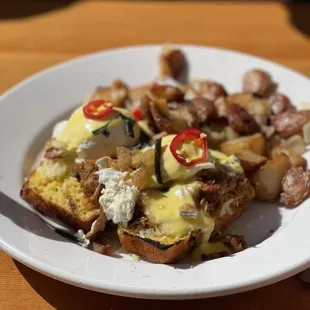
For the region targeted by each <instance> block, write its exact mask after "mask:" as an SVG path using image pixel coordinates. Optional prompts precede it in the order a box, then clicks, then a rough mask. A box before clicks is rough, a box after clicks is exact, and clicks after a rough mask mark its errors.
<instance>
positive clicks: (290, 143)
mask: <svg viewBox="0 0 310 310" xmlns="http://www.w3.org/2000/svg"><path fill="white" fill-rule="evenodd" d="M281 147H282V148H284V149H289V150H292V151H294V152H295V153H296V154H299V155H301V154H303V153H305V152H306V143H305V141H304V139H303V138H302V137H301V136H299V135H295V136H292V137H290V138H288V139H287V140H285V141H283V142H282V143H281Z"/></svg>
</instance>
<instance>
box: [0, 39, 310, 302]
mask: <svg viewBox="0 0 310 310" xmlns="http://www.w3.org/2000/svg"><path fill="white" fill-rule="evenodd" d="M175 47H176V48H177V49H179V50H181V51H182V53H183V54H184V55H185V58H186V60H187V62H188V69H189V70H188V76H185V77H187V78H188V79H189V80H188V81H185V78H184V76H183V77H182V76H180V77H177V80H178V81H176V79H168V78H165V80H164V82H163V80H162V79H159V78H156V77H158V66H157V65H156V63H157V61H158V56H159V55H160V53H161V51H162V46H159V45H151V46H138V47H126V48H120V49H115V50H108V51H102V52H99V53H96V54H93V55H86V56H83V57H80V58H78V59H74V60H71V61H69V62H65V63H63V64H60V65H57V66H54V67H52V68H49V69H48V70H46V71H44V72H40V73H39V74H36V75H35V76H33V77H30V78H29V79H27V80H25V81H22V82H21V83H20V84H19V85H16V86H15V87H14V88H12V89H11V90H9V91H8V92H7V93H5V94H3V96H1V99H0V143H1V145H2V146H4V147H1V148H0V158H1V161H0V191H1V194H0V248H1V250H3V251H4V252H6V253H7V254H8V255H10V256H11V257H13V258H14V259H16V260H17V261H19V262H21V263H23V264H25V265H27V266H29V267H31V268H33V269H35V270H37V271H39V272H41V273H43V274H45V275H49V276H51V277H52V278H54V279H58V280H59V281H64V282H66V283H70V284H71V285H75V286H79V287H83V288H86V289H90V290H95V291H99V292H104V293H106V294H115V295H121V296H128V297H136V296H139V297H141V298H152V299H182V300H184V299H191V298H206V297H215V296H223V295H227V294H235V293H237V292H242V291H246V290H250V289H255V288H258V287H263V286H266V285H269V284H272V283H275V282H277V281H280V280H283V279H285V278H287V277H290V276H292V275H294V274H297V273H299V272H301V271H302V270H304V269H306V268H308V267H309V266H310V265H309V264H310V260H309V247H310V240H309V239H308V238H304V237H301V236H307V235H309V234H310V226H309V225H308V220H307V219H308V218H309V216H310V208H309V199H308V200H306V201H304V202H302V203H301V204H300V205H298V207H293V206H294V205H295V204H298V203H299V202H300V201H302V200H303V199H304V193H305V192H306V191H307V186H301V185H302V184H304V185H306V183H301V182H294V185H296V186H294V187H292V186H291V185H290V183H289V182H288V185H287V186H288V188H290V189H291V192H290V193H289V192H287V188H286V189H285V191H286V192H287V194H290V196H288V197H290V199H289V201H290V202H289V204H288V203H287V205H288V206H290V207H286V206H285V205H284V204H283V203H281V202H280V197H281V194H282V192H283V191H284V187H285V186H286V185H283V189H281V193H280V195H279V196H278V197H277V198H276V199H273V200H258V199H257V198H254V199H253V200H252V201H251V203H250V207H249V208H247V210H246V211H245V212H243V213H242V215H241V216H240V217H239V218H238V220H234V221H233V223H232V224H231V225H230V226H229V227H228V229H227V230H226V231H225V232H224V233H223V234H222V237H224V235H227V234H228V236H227V237H226V238H225V241H226V242H227V241H228V240H229V238H230V236H229V235H233V236H244V240H245V241H246V243H247V245H248V247H247V249H246V250H245V251H241V252H239V253H238V254H232V255H228V256H225V255H223V256H225V257H221V258H219V259H212V260H210V258H215V257H212V255H210V254H209V255H208V257H205V256H204V257H203V260H206V259H207V261H205V262H202V263H193V261H195V260H196V259H197V260H198V258H199V257H198V258H197V257H196V256H195V255H194V251H195V249H197V247H195V249H193V250H192V251H191V253H188V254H187V255H186V257H185V258H183V259H180V260H178V261H177V263H175V264H174V263H173V264H165V263H161V264H154V263H147V262H145V260H146V259H143V257H142V256H140V255H134V254H130V253H128V252H127V251H125V250H124V249H123V247H120V245H119V244H117V242H116V241H117V240H119V235H118V234H117V231H118V229H117V228H118V227H117V226H118V225H117V224H114V223H113V220H108V221H107V223H106V226H105V229H104V232H103V233H101V232H99V233H98V234H97V235H96V236H95V237H94V238H89V239H85V243H87V240H88V243H89V246H88V248H89V249H92V250H94V251H91V250H87V249H85V248H83V247H81V246H77V245H76V244H75V243H74V242H71V241H70V240H69V239H67V238H63V237H61V235H60V234H58V233H55V231H54V229H51V228H50V227H49V226H48V225H46V224H45V223H44V222H47V221H48V222H49V223H51V226H52V227H55V228H56V227H58V228H60V229H62V231H64V230H67V227H66V225H65V224H62V223H59V221H57V220H56V219H54V217H55V215H53V214H51V215H52V217H48V216H44V222H42V220H41V219H40V217H41V218H42V216H40V217H39V216H38V215H37V214H36V213H37V212H34V211H35V210H34V208H33V207H32V206H31V205H30V204H29V203H27V202H26V201H25V200H24V199H22V198H21V197H20V189H21V188H22V185H23V183H24V182H26V181H27V180H29V179H30V176H31V175H32V173H34V171H35V170H36V169H37V168H38V167H39V166H40V162H41V161H42V159H44V158H45V156H43V155H42V150H43V148H45V150H46V149H47V147H48V145H49V140H51V138H52V132H53V127H54V126H55V130H54V135H53V137H56V136H59V134H60V133H61V132H62V130H63V128H64V127H65V126H66V124H67V121H68V120H69V118H70V115H71V114H72V112H73V111H75V110H77V109H78V108H79V107H81V106H82V101H81V100H83V98H85V101H84V102H85V103H86V102H89V101H90V100H89V94H90V92H91V91H92V90H96V89H97V90H98V85H103V86H104V87H101V93H102V92H103V91H105V92H106V89H109V90H110V91H109V92H108V93H106V94H105V96H107V94H111V89H112V85H111V81H114V80H115V79H117V78H120V79H121V80H122V81H123V83H124V82H126V84H127V88H128V90H127V91H128V92H129V96H130V98H131V100H132V101H136V100H137V102H138V100H139V98H141V96H143V93H142V95H140V94H141V92H143V91H144V90H143V89H145V87H146V86H147V87H148V86H149V85H151V84H153V83H152V81H155V82H157V84H163V83H164V84H167V83H169V85H170V86H176V85H175V84H174V83H177V85H179V84H181V85H188V84H192V83H194V82H196V83H197V82H199V81H204V80H214V81H217V82H218V83H221V84H222V85H224V88H225V91H226V93H227V94H228V95H229V96H230V95H232V94H235V93H240V92H243V90H242V85H243V76H244V74H245V73H246V72H248V71H251V70H252V68H260V69H261V70H262V71H265V72H268V73H269V74H270V75H271V77H272V80H273V82H276V83H277V84H278V85H277V89H276V92H278V93H282V94H285V95H286V96H287V97H288V98H290V101H291V102H292V103H293V104H294V105H296V110H297V111H301V110H307V109H309V108H308V107H307V104H306V103H307V102H309V98H310V90H309V78H307V77H305V76H302V75H301V74H299V73H297V72H294V71H293V70H290V69H288V68H285V67H283V66H280V65H278V64H275V63H273V62H270V61H267V60H264V59H261V58H258V57H255V56H251V55H247V54H244V53H240V52H236V51H231V50H223V49H218V48H212V47H202V46H187V45H177V46H175ZM77 73H78V74H77ZM193 79H195V80H193ZM181 81H183V82H182V83H183V84H182V83H180V82H181ZM124 84H125V83H124ZM109 85H110V86H109ZM113 85H114V86H113V89H117V88H118V89H119V88H121V87H120V86H117V85H120V84H119V83H113ZM139 85H140V86H139ZM141 85H142V86H141ZM137 86H138V87H137ZM182 91H183V92H184V90H182ZM123 93H124V92H123ZM93 94H95V92H93V93H92V95H93ZM97 95H98V94H97ZM97 98H98V97H97ZM114 98H115V97H114ZM226 98H227V97H226ZM98 99H100V98H98ZM111 99H113V98H110V97H109V100H111ZM92 100H96V98H92ZM112 102H113V100H112ZM113 103H114V102H113ZM169 105H171V104H169ZM119 107H120V108H123V107H122V106H119ZM125 109H126V110H128V111H131V109H130V108H129V107H128V108H127V107H126V106H125ZM17 111H18V113H17ZM169 111H170V109H169ZM141 112H142V111H141ZM137 114H139V112H136V113H135V115H136V116H138V115H137ZM17 115H19V116H21V115H22V117H18V121H17V122H13V120H14V119H15V120H16V117H17ZM143 120H144V121H146V118H145V117H143ZM137 123H138V124H139V128H140V130H142V129H141V128H142V126H143V125H142V124H143V123H142V124H141V123H140V121H138V122H137ZM144 123H145V122H144ZM217 124H219V123H217ZM271 125H272V122H271V120H268V125H267V126H271ZM140 126H141V127H140ZM195 126H196V125H195ZM195 126H193V127H194V128H195ZM217 126H219V125H217ZM217 126H215V124H212V126H210V125H207V126H205V128H204V129H203V128H202V127H198V128H197V129H199V130H201V131H202V132H204V133H206V134H207V143H208V150H209V151H210V150H211V151H212V150H213V151H215V150H219V151H220V152H227V155H229V150H230V151H231V152H232V151H233V149H232V148H231V147H232V145H233V144H232V143H231V144H229V143H228V142H229V141H225V143H228V149H227V145H226V147H225V145H224V148H222V147H221V144H222V142H220V143H219V146H218V147H217V146H216V142H217V141H221V139H223V137H224V134H223V133H221V132H222V131H223V130H221V128H220V126H219V127H217ZM222 126H223V125H222ZM209 127H211V129H212V130H208V129H209ZM227 127H228V126H227ZM229 127H230V126H229ZM305 127H307V126H305ZM144 130H147V129H145V128H144ZM153 130H154V131H155V132H154V133H155V134H156V133H159V132H158V131H157V129H156V130H155V129H153ZM182 130H183V128H182V129H181V131H182ZM181 131H180V132H181ZM224 131H225V135H226V134H227V132H229V131H230V130H229V129H228V130H227V129H225V130H224ZM302 131H303V130H302ZM216 132H218V133H219V134H216ZM306 132H307V130H306V128H305V134H304V133H303V139H304V140H305V141H306V144H307V143H308V142H307V138H306ZM178 133H179V132H178ZM178 133H174V134H178ZM211 133H213V135H212V136H211V135H210V134H211ZM151 135H152V134H150V133H149V136H151ZM261 135H262V136H263V138H264V137H266V136H265V133H264V132H257V133H253V134H246V135H240V134H239V136H238V137H237V136H230V138H229V139H230V140H232V139H233V138H240V137H241V138H244V137H245V138H244V140H245V141H242V140H241V141H238V140H237V142H238V144H239V146H240V147H244V146H246V145H247V146H248V148H249V144H248V143H247V141H249V139H248V136H254V137H255V139H253V138H252V143H251V145H253V146H252V148H251V150H254V151H255V154H260V153H259V152H260V150H261V148H260V147H261V146H262V145H263V144H262V141H263V140H262V139H261ZM140 137H141V135H140ZM158 137H160V136H157V137H154V139H152V140H150V141H148V140H147V139H146V140H147V141H144V138H145V136H144V137H143V140H142V141H144V142H143V143H142V145H140V146H144V147H150V146H154V141H153V140H156V139H157V138H158ZM98 138H99V137H98ZM216 138H218V140H216ZM163 139H164V138H163ZM280 139H281V142H284V140H288V139H290V138H280ZM294 140H296V137H295V138H294V139H293V140H292V141H293V142H294ZM299 140H300V139H299ZM12 141H14V143H12ZM162 141H163V140H162ZM241 142H242V143H241ZM253 142H255V143H254V144H253ZM266 142H267V139H266V141H265V145H266ZM289 142H290V143H291V141H289ZM144 143H146V145H144ZM294 143H296V142H294ZM214 144H215V145H214ZM288 146H289V145H287V146H286V149H287V148H288ZM281 147H283V145H282V146H281ZM126 148H128V149H130V150H131V151H133V148H132V147H131V146H126ZM229 148H230V149H229ZM307 148H308V146H307ZM136 149H139V148H138V147H136ZM267 150H268V148H267ZM297 150H298V149H297ZM300 150H302V148H300ZM243 152H244V151H243ZM286 152H287V151H286ZM246 153H247V154H249V152H246ZM269 153H270V152H265V153H263V154H264V155H261V156H262V157H263V158H261V157H259V159H260V160H262V161H263V162H264V161H265V160H266V159H265V158H267V160H269V159H271V155H269ZM252 155H253V154H252ZM116 156H117V154H116ZM116 156H115V158H113V159H116ZM238 156H239V161H240V158H241V155H240V154H238ZM113 157H114V156H113ZM264 157H265V158H264ZM252 158H253V157H252ZM257 158H258V157H257V156H256V155H255V157H254V159H257ZM298 158H299V159H300V157H298ZM302 158H303V159H305V160H306V161H307V162H308V161H309V160H310V154H309V152H305V153H303V154H302ZM54 160H55V161H56V159H54ZM50 161H51V162H52V161H53V160H51V159H50ZM85 161H87V162H89V161H88V160H87V159H86V158H85ZM92 161H95V162H96V161H97V160H92ZM280 162H281V161H280ZM244 163H245V161H244V160H243V161H240V164H242V165H243V168H244V171H245V175H246V177H247V179H248V180H249V181H251V180H250V179H251V173H249V172H246V169H245V168H246V166H245V165H244ZM247 163H248V166H249V167H251V165H250V163H251V162H250V161H249V160H248V162H247ZM252 163H253V160H252ZM254 163H255V164H256V163H257V161H254ZM75 164H78V163H75V162H74V165H75ZM80 164H83V163H81V162H80ZM252 165H253V164H252ZM269 166H270V165H269ZM132 169H133V168H132ZM133 170H135V169H133ZM70 175H71V173H70ZM298 175H299V178H300V176H303V177H305V180H306V178H307V170H306V169H304V168H303V167H302V168H298V167H297V168H296V169H294V177H296V176H298ZM58 184H59V183H58ZM251 184H252V182H251ZM252 187H253V185H252ZM169 188H170V187H169ZM297 189H298V191H297ZM139 191H140V190H139ZM295 192H296V193H298V195H296V197H298V199H296V197H295V195H294V193H295ZM292 193H293V195H292ZM293 199H294V200H293ZM293 203H294V204H293ZM64 209H65V208H64ZM87 210H88V209H87ZM46 211H48V210H46ZM50 211H51V210H50ZM67 211H70V212H71V209H67ZM70 212H69V214H70V215H71V219H74V218H75V215H73V214H72V213H70ZM45 214H46V213H45ZM65 214H67V213H65ZM81 214H82V213H81ZM96 216H97V215H96ZM133 218H134V219H135V220H138V219H139V218H141V217H139V214H134V216H133ZM65 221H66V220H65ZM74 222H75V221H74ZM66 223H67V222H66ZM136 223H137V224H139V221H136ZM131 224H133V221H130V223H128V225H127V227H124V228H125V229H127V230H130V231H129V232H130V233H132V234H134V235H136V234H135V233H136V231H135V226H131ZM70 226H71V227H75V228H72V229H71V230H70V233H73V234H74V233H75V232H76V231H79V233H78V235H79V236H81V237H83V236H84V237H85V235H87V234H88V232H89V230H88V228H87V229H86V228H84V230H82V229H79V227H77V226H74V224H70ZM137 226H138V227H139V225H137ZM122 228H123V227H122ZM67 231H68V230H67ZM82 233H83V234H82ZM119 233H121V231H119ZM110 237H113V238H115V239H113V240H112V239H111V238H110ZM85 238H86V237H85ZM102 239H103V240H102ZM211 239H212V241H213V240H214V241H215V238H214V237H213V236H212V237H211ZM230 239H231V240H233V239H232V238H230ZM234 239H235V243H234V244H235V245H238V244H241V243H242V239H241V238H238V237H237V238H234ZM216 240H218V238H216ZM114 241H115V243H114ZM210 241H211V240H210ZM222 241H224V239H222ZM107 245H110V247H109V246H107ZM114 245H115V247H114ZM144 245H145V246H146V243H144ZM117 249H119V250H117ZM161 249H162V250H163V248H161ZM167 251H168V249H167ZM98 252H100V253H106V254H107V255H102V254H99V253H98ZM195 253H198V255H197V256H200V255H199V251H196V252H195ZM274 253H276V255H274ZM111 256H113V257H111ZM114 256H116V257H117V258H114ZM137 256H140V260H138V257H137ZM214 256H215V255H214ZM200 258H201V257H200Z"/></svg>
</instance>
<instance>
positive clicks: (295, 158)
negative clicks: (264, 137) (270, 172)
mask: <svg viewBox="0 0 310 310" xmlns="http://www.w3.org/2000/svg"><path fill="white" fill-rule="evenodd" d="M280 154H284V155H286V156H287V157H288V159H289V161H290V164H291V166H293V167H299V166H301V167H306V166H307V161H306V160H305V159H304V158H303V157H302V156H301V155H299V154H298V153H295V152H294V151H292V150H290V149H285V148H282V147H279V146H278V147H276V148H274V149H273V150H272V152H271V156H272V157H273V158H274V157H276V156H278V155H280Z"/></svg>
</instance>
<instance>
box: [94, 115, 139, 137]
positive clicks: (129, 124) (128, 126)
mask: <svg viewBox="0 0 310 310" xmlns="http://www.w3.org/2000/svg"><path fill="white" fill-rule="evenodd" d="M118 117H119V118H121V119H122V120H123V121H124V123H125V134H126V135H127V136H128V137H131V138H134V130H133V126H134V124H135V121H134V120H133V119H131V118H130V117H127V116H125V115H123V114H122V113H119V116H118ZM112 121H114V119H112V120H110V121H109V122H108V123H107V124H105V125H104V126H102V127H100V128H98V129H96V130H94V131H93V134H94V135H95V136H96V135H99V134H103V135H104V136H105V137H108V136H109V135H110V132H109V130H108V126H109V125H110V124H111V122H112Z"/></svg>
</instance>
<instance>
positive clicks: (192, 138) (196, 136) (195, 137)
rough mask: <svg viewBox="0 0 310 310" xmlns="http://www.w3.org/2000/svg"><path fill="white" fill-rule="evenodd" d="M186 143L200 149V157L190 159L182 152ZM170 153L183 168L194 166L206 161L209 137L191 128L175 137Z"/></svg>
mask: <svg viewBox="0 0 310 310" xmlns="http://www.w3.org/2000/svg"><path fill="white" fill-rule="evenodd" d="M185 142H187V143H188V142H191V143H194V144H195V147H197V148H199V149H200V156H199V157H196V158H189V157H187V154H186V153H185V152H184V150H182V146H183V144H184V143H185ZM170 151H171V153H172V155H173V157H174V158H175V159H176V160H177V161H178V162H179V163H180V164H181V165H183V166H193V165H195V164H197V163H199V162H201V161H204V160H205V158H206V156H207V151H208V144H207V135H206V134H205V133H203V132H202V131H200V130H199V129H196V128H189V129H186V130H184V131H182V132H181V133H179V134H178V135H176V136H175V137H174V139H173V140H172V141H171V143H170Z"/></svg>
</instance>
